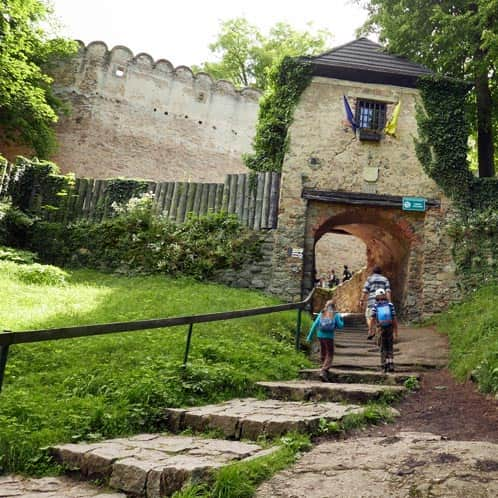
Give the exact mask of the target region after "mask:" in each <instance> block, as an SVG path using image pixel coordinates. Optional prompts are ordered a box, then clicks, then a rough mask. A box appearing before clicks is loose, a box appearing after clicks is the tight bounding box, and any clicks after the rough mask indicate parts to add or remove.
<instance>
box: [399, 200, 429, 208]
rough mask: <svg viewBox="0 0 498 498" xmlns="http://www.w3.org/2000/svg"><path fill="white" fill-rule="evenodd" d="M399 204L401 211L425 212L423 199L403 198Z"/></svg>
mask: <svg viewBox="0 0 498 498" xmlns="http://www.w3.org/2000/svg"><path fill="white" fill-rule="evenodd" d="M401 204H402V206H403V211H425V199H424V198H423V197H403V200H402V202H401Z"/></svg>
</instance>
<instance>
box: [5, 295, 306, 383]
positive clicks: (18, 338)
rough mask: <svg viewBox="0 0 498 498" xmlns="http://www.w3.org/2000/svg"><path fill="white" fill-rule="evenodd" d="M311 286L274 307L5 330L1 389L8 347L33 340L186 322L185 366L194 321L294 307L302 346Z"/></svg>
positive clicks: (298, 343)
mask: <svg viewBox="0 0 498 498" xmlns="http://www.w3.org/2000/svg"><path fill="white" fill-rule="evenodd" d="M313 293H314V289H313V290H312V291H311V292H310V294H309V295H308V296H307V297H306V299H304V300H303V301H299V302H297V303H286V304H277V305H275V306H265V307H263V308H252V309H248V310H240V311H226V312H221V313H209V314H205V315H192V316H180V317H173V318H158V319H153V320H139V321H133V322H115V323H103V324H97V325H82V326H76V327H64V328H58V329H43V330H25V331H19V332H12V331H10V330H4V331H3V333H0V392H1V391H2V385H3V379H4V373H5V367H6V365H7V357H8V354H9V348H10V346H12V345H15V344H27V343H32V342H42V341H55V340H59V339H74V338H76V337H88V336H94V335H104V334H113V333H116V332H134V331H137V330H149V329H157V328H167V327H175V326H177V325H188V326H189V328H188V332H187V341H186V346H185V355H184V359H183V366H184V367H186V366H187V362H188V355H189V352H190V344H191V341H192V332H193V327H194V324H195V323H206V322H217V321H221V320H233V319H235V318H242V317H246V316H256V315H266V314H269V313H279V312H282V311H288V310H293V309H297V310H298V313H297V323H296V334H295V347H296V350H299V349H300V347H301V314H302V312H303V309H304V308H305V307H306V306H307V305H308V303H310V301H311V298H312V297H313Z"/></svg>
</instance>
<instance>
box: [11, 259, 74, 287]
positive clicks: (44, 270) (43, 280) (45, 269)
mask: <svg viewBox="0 0 498 498" xmlns="http://www.w3.org/2000/svg"><path fill="white" fill-rule="evenodd" d="M16 275H17V278H18V279H19V280H20V281H21V282H24V283H25V284H34V285H61V284H64V283H65V282H66V278H67V277H68V274H67V273H66V272H65V271H64V270H61V269H60V268H57V267H56V266H51V265H40V264H38V263H33V264H31V265H19V267H18V268H17V271H16Z"/></svg>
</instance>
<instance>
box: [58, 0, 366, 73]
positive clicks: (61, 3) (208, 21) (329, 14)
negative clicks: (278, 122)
mask: <svg viewBox="0 0 498 498" xmlns="http://www.w3.org/2000/svg"><path fill="white" fill-rule="evenodd" d="M51 3H52V5H53V6H54V9H55V13H56V15H57V18H58V19H59V21H60V23H61V25H62V33H61V34H63V35H65V36H69V37H71V38H76V39H79V40H82V41H83V42H85V44H88V43H89V42H91V41H95V40H102V41H104V42H105V43H106V44H107V45H108V46H109V48H112V47H113V46H115V45H125V46H127V47H128V48H130V49H131V50H132V51H133V52H134V53H135V54H137V53H139V52H146V53H148V54H150V55H151V56H152V57H153V58H154V59H156V60H157V59H162V58H164V59H168V60H169V61H170V62H171V63H172V64H173V65H174V66H180V65H187V66H190V65H192V64H199V63H201V62H204V61H206V60H214V55H213V54H211V52H210V51H209V48H208V45H209V44H210V43H212V42H213V41H214V40H215V38H216V35H217V34H218V33H219V23H220V21H222V20H227V19H232V18H234V17H239V16H243V17H245V18H246V19H247V20H248V21H249V22H251V23H252V24H255V25H256V26H258V27H259V28H260V29H261V30H262V31H263V32H265V33H266V31H267V29H268V28H269V27H270V26H272V25H273V24H275V23H276V22H279V21H283V22H286V23H289V24H290V25H292V26H293V27H294V28H296V29H300V30H303V29H306V23H307V22H310V21H311V22H313V27H314V28H316V29H319V28H327V29H328V30H329V31H331V32H332V33H333V35H334V41H333V44H332V45H333V46H336V45H340V44H342V43H346V42H348V41H350V40H352V39H354V38H355V34H354V33H355V30H356V29H357V28H358V27H359V26H360V25H361V24H362V23H363V21H364V20H365V17H366V14H365V12H364V11H363V10H362V9H360V8H359V7H358V6H356V5H355V4H354V3H353V0H328V1H323V0H306V1H292V0H197V1H194V0H174V1H171V0H51ZM331 48H332V47H331Z"/></svg>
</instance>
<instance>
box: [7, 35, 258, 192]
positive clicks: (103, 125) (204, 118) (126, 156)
mask: <svg viewBox="0 0 498 498" xmlns="http://www.w3.org/2000/svg"><path fill="white" fill-rule="evenodd" d="M54 77H55V89H56V92H57V93H58V94H59V95H60V96H61V97H62V98H63V99H65V100H66V101H68V102H69V103H70V104H71V107H72V111H71V114H70V116H68V117H63V118H61V120H60V122H59V124H58V125H57V137H58V141H59V144H60V146H59V150H58V152H57V153H56V154H55V155H54V157H52V158H51V159H52V160H53V161H55V162H56V163H57V164H58V165H59V166H60V168H61V170H62V171H63V172H74V173H76V175H77V176H79V177H86V178H111V177H117V176H122V177H132V178H144V179H151V180H156V181H172V180H177V181H189V180H191V181H200V182H205V181H210V182H223V180H224V178H225V175H226V174H228V173H245V172H247V169H246V168H245V166H244V164H243V162H242V158H241V156H242V154H243V153H246V152H250V151H251V142H252V139H253V136H254V132H255V125H256V120H257V114H258V109H259V104H258V102H259V98H260V96H261V94H260V92H259V91H257V90H254V89H250V88H245V89H243V90H240V91H239V90H236V89H235V88H234V86H233V85H232V84H231V83H229V82H228V81H223V80H219V81H214V80H213V79H212V78H211V77H210V76H209V75H208V74H206V73H198V74H196V75H195V76H194V74H193V73H192V71H191V70H190V69H189V68H188V67H186V66H179V67H176V68H174V67H173V65H172V64H171V63H170V62H169V61H167V60H164V59H161V60H158V61H154V60H153V59H152V58H151V57H150V56H149V55H147V54H143V53H142V54H138V55H136V56H134V55H133V53H132V52H131V51H130V50H129V49H128V48H126V47H122V46H117V47H114V48H113V49H112V50H108V48H107V46H106V45H105V43H103V42H93V43H90V44H89V45H88V46H86V47H85V46H83V45H81V46H80V50H79V52H78V55H77V56H76V57H75V58H73V59H72V60H69V61H66V62H63V63H61V64H60V65H59V67H57V68H56V69H55V72H54ZM2 153H3V154H4V155H6V156H7V157H9V158H10V159H12V158H13V157H12V156H14V155H16V154H19V153H24V154H29V151H27V150H26V149H25V148H20V147H11V148H8V147H5V148H2Z"/></svg>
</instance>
